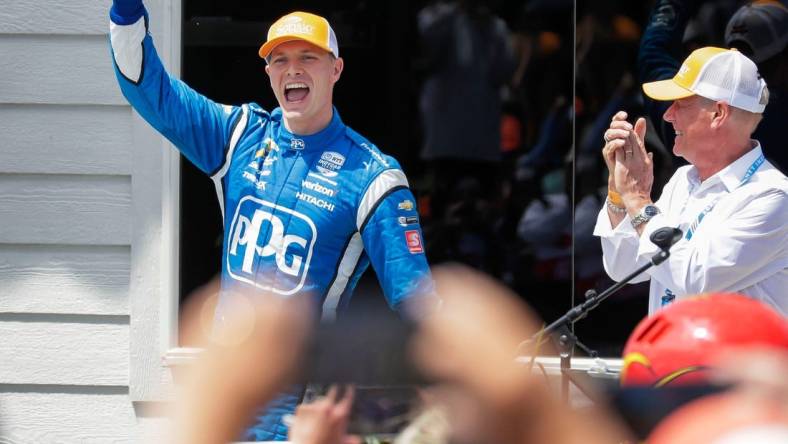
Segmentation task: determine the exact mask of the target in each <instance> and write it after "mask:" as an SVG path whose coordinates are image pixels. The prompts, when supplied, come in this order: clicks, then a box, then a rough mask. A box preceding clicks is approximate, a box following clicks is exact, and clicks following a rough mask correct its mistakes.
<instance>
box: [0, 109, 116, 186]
mask: <svg viewBox="0 0 788 444" xmlns="http://www.w3.org/2000/svg"><path fill="white" fill-rule="evenodd" d="M131 116H132V113H131V107H130V106H69V105H1V104H0V147H2V150H0V172H3V173H55V174H58V173H60V174H131V149H132V119H131Z"/></svg>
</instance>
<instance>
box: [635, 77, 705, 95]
mask: <svg viewBox="0 0 788 444" xmlns="http://www.w3.org/2000/svg"><path fill="white" fill-rule="evenodd" d="M643 92H644V93H646V95H647V96H649V97H651V98H652V99H654V100H678V99H683V98H685V97H690V96H694V95H695V93H694V92H692V91H690V90H688V89H687V88H684V87H682V86H679V85H678V84H677V83H676V82H674V81H673V79H667V80H658V81H656V82H649V83H644V84H643Z"/></svg>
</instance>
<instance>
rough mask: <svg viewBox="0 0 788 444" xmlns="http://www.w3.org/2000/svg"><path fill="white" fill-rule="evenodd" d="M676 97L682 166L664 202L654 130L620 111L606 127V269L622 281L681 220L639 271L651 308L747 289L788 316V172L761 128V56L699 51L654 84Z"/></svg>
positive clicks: (599, 228) (601, 223)
mask: <svg viewBox="0 0 788 444" xmlns="http://www.w3.org/2000/svg"><path fill="white" fill-rule="evenodd" d="M643 90H644V92H645V93H646V94H647V95H648V96H649V97H651V98H653V99H655V100H670V101H673V104H672V105H671V106H670V108H668V110H667V111H666V112H665V115H664V119H665V120H666V121H668V122H670V123H671V124H672V125H673V128H674V130H675V131H676V139H675V142H674V146H673V153H674V154H676V155H677V156H681V157H683V158H685V159H686V160H687V161H688V162H689V163H690V164H691V165H689V166H685V167H681V168H679V169H678V170H677V171H676V172H675V173H674V175H673V177H672V178H671V179H670V181H669V182H668V183H667V185H665V188H664V189H663V191H662V195H661V196H660V198H659V199H658V200H657V201H656V202H652V201H651V197H650V195H651V187H652V184H653V178H654V175H653V165H652V162H651V153H647V152H646V149H645V145H644V144H643V139H644V136H645V132H646V121H645V119H643V118H639V119H638V120H637V121H636V122H635V124H634V126H633V125H631V124H630V123H628V122H627V121H626V119H627V115H626V113H625V112H619V113H617V114H616V115H615V116H614V117H613V120H612V122H611V124H610V128H609V129H608V130H607V131H606V132H605V141H606V143H605V147H604V148H603V156H604V158H605V162H606V163H607V166H608V169H609V172H610V176H609V181H608V199H607V202H606V204H605V207H604V208H602V210H601V211H600V213H599V216H598V219H597V224H596V227H595V229H594V234H595V235H597V236H599V237H600V238H601V240H602V250H603V254H604V265H605V270H606V271H607V273H608V274H609V275H610V276H611V277H612V278H613V279H615V280H621V279H622V278H624V277H625V276H626V275H628V274H629V273H631V272H633V271H634V270H635V269H636V268H637V267H638V266H640V265H643V264H645V263H646V262H647V261H648V260H649V259H650V258H651V256H653V255H654V254H655V253H657V252H658V251H659V249H658V247H657V246H656V245H654V244H652V243H651V242H650V241H649V236H650V234H651V233H653V232H654V231H655V230H657V229H659V228H661V227H665V226H670V227H678V228H680V229H681V230H682V231H683V232H684V236H683V237H682V239H681V240H680V241H679V242H678V243H677V244H676V245H674V246H673V247H672V248H671V256H670V258H669V259H668V260H667V261H666V262H664V263H662V264H660V265H658V266H655V267H652V268H651V269H649V270H648V271H647V273H644V274H643V275H641V276H639V277H638V278H636V279H634V281H633V282H642V281H645V280H648V279H651V287H650V298H649V313H653V312H655V311H656V310H658V309H659V308H660V307H662V306H665V305H667V304H669V303H671V302H673V301H674V300H675V299H681V298H683V297H686V296H691V295H695V294H699V293H708V292H738V293H742V294H745V295H748V296H750V297H753V298H755V299H759V300H761V301H763V302H765V303H767V304H769V305H771V306H772V307H774V308H775V309H777V310H778V311H779V312H781V313H782V314H783V315H786V316H788V178H786V177H785V175H783V174H782V173H780V171H779V170H777V169H776V168H775V167H774V166H772V164H771V163H769V161H767V160H766V159H765V158H764V157H763V153H762V151H761V146H760V144H759V143H758V142H757V141H756V140H752V139H751V138H750V136H751V135H752V133H753V131H754V130H755V128H756V127H757V125H758V122H759V121H760V119H761V116H762V113H763V111H764V109H765V107H766V104H767V102H768V97H769V92H768V89H767V87H766V82H765V81H764V80H763V79H762V78H761V76H760V75H759V74H758V70H757V68H756V66H755V64H754V63H753V62H752V61H751V60H749V59H748V58H747V57H745V56H744V55H742V54H741V53H739V52H737V51H735V50H726V49H722V48H713V47H706V48H701V49H698V50H696V51H694V52H693V53H692V54H690V56H689V57H688V58H687V59H686V60H685V61H684V64H683V65H682V67H681V69H680V70H679V72H678V74H676V76H675V77H674V78H672V79H668V80H661V81H657V82H650V83H646V84H644V85H643Z"/></svg>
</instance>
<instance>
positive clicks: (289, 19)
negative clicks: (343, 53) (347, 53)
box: [258, 11, 339, 59]
mask: <svg viewBox="0 0 788 444" xmlns="http://www.w3.org/2000/svg"><path fill="white" fill-rule="evenodd" d="M293 40H304V41H306V42H309V43H311V44H313V45H315V46H318V47H320V48H322V49H324V50H326V51H328V52H330V53H332V54H334V57H339V45H338V44H337V36H336V34H334V30H333V29H331V25H330V24H329V23H328V20H326V19H324V18H323V17H320V16H319V15H315V14H310V13H308V12H301V11H296V12H291V13H290V14H287V15H285V16H283V17H281V18H279V20H277V21H275V22H274V24H273V25H271V27H270V28H268V40H267V41H266V42H265V43H263V46H261V47H260V51H259V52H258V54H260V57H262V58H264V59H267V58H268V56H269V55H270V54H271V51H273V49H274V48H275V47H276V46H277V45H280V44H282V43H285V42H290V41H293Z"/></svg>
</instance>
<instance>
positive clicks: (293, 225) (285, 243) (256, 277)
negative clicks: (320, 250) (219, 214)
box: [226, 196, 317, 295]
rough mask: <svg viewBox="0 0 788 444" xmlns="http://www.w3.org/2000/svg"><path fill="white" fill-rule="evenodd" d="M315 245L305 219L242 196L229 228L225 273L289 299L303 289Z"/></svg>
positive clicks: (309, 222) (313, 230)
mask: <svg viewBox="0 0 788 444" xmlns="http://www.w3.org/2000/svg"><path fill="white" fill-rule="evenodd" d="M316 241H317V229H316V228H315V224H314V223H313V222H312V220H311V219H310V218H309V217H308V216H306V215H304V214H302V213H299V212H297V211H293V210H291V209H289V208H285V207H281V206H279V205H276V204H273V203H271V202H267V201H264V200H261V199H257V198H255V197H252V196H246V197H244V198H243V199H241V201H240V202H239V203H238V207H237V208H236V210H235V214H234V215H233V220H232V222H231V223H230V226H229V234H228V238H227V242H226V248H227V254H226V258H227V263H226V267H227V272H228V273H229V274H230V276H231V277H232V278H234V279H236V280H239V281H242V282H246V283H249V284H252V285H254V286H256V287H258V288H261V289H263V290H267V291H273V292H274V293H279V294H283V295H291V294H293V293H295V292H297V291H299V290H300V289H301V288H302V287H303V285H304V281H305V279H306V276H307V273H308V272H309V263H310V261H311V259H312V250H313V247H314V245H315V242H316Z"/></svg>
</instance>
